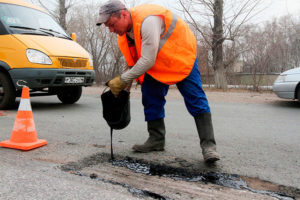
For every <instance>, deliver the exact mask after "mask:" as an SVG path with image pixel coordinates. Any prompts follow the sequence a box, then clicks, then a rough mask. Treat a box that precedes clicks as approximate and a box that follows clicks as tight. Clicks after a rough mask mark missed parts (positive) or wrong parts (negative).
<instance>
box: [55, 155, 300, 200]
mask: <svg viewBox="0 0 300 200" xmlns="http://www.w3.org/2000/svg"><path fill="white" fill-rule="evenodd" d="M109 157H110V155H109V154H105V153H97V154H94V155H92V156H89V157H86V158H84V159H82V160H79V161H78V162H70V163H67V164H65V165H62V166H61V167H60V168H61V170H63V171H65V172H70V173H72V174H75V175H80V176H83V174H81V173H80V170H82V169H83V168H85V167H91V166H94V165H97V164H100V163H104V162H110V163H111V164H112V165H113V166H117V167H125V168H127V169H129V170H132V171H134V172H135V173H142V174H145V175H149V176H162V177H168V178H172V179H174V180H181V181H188V182H200V181H201V182H203V183H211V184H216V185H220V186H224V187H229V188H234V189H239V190H241V189H245V190H248V191H251V192H253V193H257V194H264V195H269V196H272V197H274V198H277V199H280V200H294V199H296V198H298V197H299V196H300V191H299V189H297V188H292V187H287V186H284V187H283V186H281V187H280V186H279V187H278V188H284V191H276V192H275V191H269V190H257V189H253V188H251V187H249V186H248V184H247V182H246V181H244V180H243V178H242V177H241V176H239V175H237V174H226V173H219V172H194V171H190V170H187V169H185V168H174V167H171V166H168V165H161V164H154V163H151V162H149V161H145V160H140V159H135V158H131V157H121V158H119V157H118V159H114V160H111V159H109ZM89 177H90V178H91V179H97V180H100V181H103V182H109V183H111V184H115V185H121V186H123V187H126V188H128V190H129V191H130V192H131V193H133V194H135V195H140V196H148V197H152V198H154V199H170V198H168V197H164V196H161V195H159V194H156V193H153V192H150V191H145V190H139V189H137V188H134V187H131V186H129V185H127V184H122V183H117V182H114V181H107V180H104V179H103V180H102V178H98V176H97V174H90V175H89ZM257 181H260V180H257ZM261 182H263V181H261ZM273 185H276V184H273Z"/></svg>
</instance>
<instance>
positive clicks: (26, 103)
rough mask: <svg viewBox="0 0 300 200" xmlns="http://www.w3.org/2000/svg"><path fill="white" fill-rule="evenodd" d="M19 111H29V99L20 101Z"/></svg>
mask: <svg viewBox="0 0 300 200" xmlns="http://www.w3.org/2000/svg"><path fill="white" fill-rule="evenodd" d="M19 110H21V111H31V105H30V99H21V102H20V105H19Z"/></svg>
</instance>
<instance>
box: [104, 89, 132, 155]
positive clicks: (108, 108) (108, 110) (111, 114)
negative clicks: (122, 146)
mask: <svg viewBox="0 0 300 200" xmlns="http://www.w3.org/2000/svg"><path fill="white" fill-rule="evenodd" d="M129 96H130V92H128V91H126V90H122V91H121V92H120V93H119V95H118V97H115V96H114V95H113V93H112V92H111V91H110V90H108V91H106V92H105V90H104V91H103V93H102V95H101V100H102V109H103V118H104V119H105V120H106V122H107V124H108V125H109V126H110V147H111V159H112V160H114V154H113V142H112V141H113V130H114V129H115V130H121V129H123V128H125V127H126V126H128V124H129V123H130V119H131V117H130V101H129Z"/></svg>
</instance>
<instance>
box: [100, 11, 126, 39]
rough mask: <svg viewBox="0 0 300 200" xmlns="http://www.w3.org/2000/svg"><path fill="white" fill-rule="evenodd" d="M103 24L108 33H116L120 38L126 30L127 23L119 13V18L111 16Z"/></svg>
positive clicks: (122, 14)
mask: <svg viewBox="0 0 300 200" xmlns="http://www.w3.org/2000/svg"><path fill="white" fill-rule="evenodd" d="M104 24H105V26H106V27H107V28H108V29H109V31H110V32H113V33H116V34H118V35H120V36H121V35H123V34H125V33H126V32H127V30H128V21H127V19H126V17H125V15H124V13H123V12H121V16H120V18H118V17H117V16H115V15H112V16H111V17H110V18H109V20H108V21H107V22H106V23H104Z"/></svg>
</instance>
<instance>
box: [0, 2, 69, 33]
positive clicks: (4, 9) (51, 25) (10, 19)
mask: <svg viewBox="0 0 300 200" xmlns="http://www.w3.org/2000/svg"><path fill="white" fill-rule="evenodd" d="M0 20H1V21H2V23H3V24H5V25H6V26H7V27H8V28H9V29H10V31H11V32H12V33H18V34H30V33H32V34H37V33H38V32H40V33H43V34H46V35H51V36H56V37H64V38H68V39H70V37H69V36H68V35H67V33H66V32H65V31H64V30H63V29H62V28H61V27H60V26H59V25H58V24H57V23H56V22H55V21H54V19H52V18H51V17H50V16H49V15H48V14H46V13H43V12H41V11H39V10H35V9H32V8H28V7H24V6H18V5H12V4H6V3H0ZM47 33H48V34H47Z"/></svg>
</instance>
